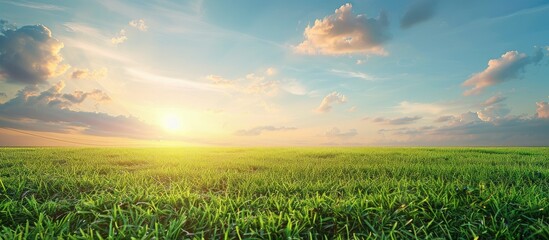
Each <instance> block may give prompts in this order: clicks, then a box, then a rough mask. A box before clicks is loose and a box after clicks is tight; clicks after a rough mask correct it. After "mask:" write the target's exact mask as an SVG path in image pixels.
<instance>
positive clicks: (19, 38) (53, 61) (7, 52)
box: [0, 21, 69, 84]
mask: <svg viewBox="0 0 549 240" xmlns="http://www.w3.org/2000/svg"><path fill="white" fill-rule="evenodd" d="M5 24H7V23H6V22H5V21H0V79H5V80H6V81H8V82H11V83H20V84H38V83H46V81H47V80H48V79H49V78H52V77H56V76H59V75H61V74H63V73H64V72H65V71H66V70H67V69H68V68H69V65H67V64H62V61H63V57H62V56H61V54H60V51H61V49H62V48H63V47H64V45H63V43H62V42H60V41H59V40H57V39H55V38H53V37H52V33H51V31H50V30H49V29H48V28H47V27H45V26H44V25H34V26H23V27H21V28H19V29H11V28H7V29H6V28H5V27H4V25H5Z"/></svg>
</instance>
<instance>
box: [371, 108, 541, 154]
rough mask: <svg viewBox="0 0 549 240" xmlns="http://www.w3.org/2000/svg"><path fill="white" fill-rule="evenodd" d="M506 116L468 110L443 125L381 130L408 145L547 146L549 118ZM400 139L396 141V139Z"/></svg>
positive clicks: (450, 118) (449, 118)
mask: <svg viewBox="0 0 549 240" xmlns="http://www.w3.org/2000/svg"><path fill="white" fill-rule="evenodd" d="M539 110H540V104H538V114H537V116H532V117H516V116H506V117H503V118H493V119H491V120H490V121H483V120H481V118H482V116H479V114H478V113H474V112H466V113H463V114H461V115H457V116H452V117H448V121H446V122H448V123H447V124H445V125H444V126H441V127H432V126H426V127H418V128H398V129H387V130H383V131H380V133H382V134H383V133H390V134H394V135H395V136H396V137H398V138H399V139H401V140H400V142H399V144H404V145H410V144H414V145H447V146H449V145H453V146H464V145H466V146H502V145H505V146H517V145H518V146H547V145H548V144H549V135H547V132H549V118H541V117H539ZM394 142H396V141H394Z"/></svg>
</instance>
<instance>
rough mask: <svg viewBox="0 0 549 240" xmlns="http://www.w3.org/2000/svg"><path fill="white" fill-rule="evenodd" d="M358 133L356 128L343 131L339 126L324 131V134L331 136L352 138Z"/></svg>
mask: <svg viewBox="0 0 549 240" xmlns="http://www.w3.org/2000/svg"><path fill="white" fill-rule="evenodd" d="M356 135H358V131H357V130H356V129H349V130H348V131H341V130H339V128H337V127H334V128H332V129H330V130H328V131H326V132H325V133H324V136H326V137H330V138H351V137H354V136H356Z"/></svg>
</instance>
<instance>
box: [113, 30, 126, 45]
mask: <svg viewBox="0 0 549 240" xmlns="http://www.w3.org/2000/svg"><path fill="white" fill-rule="evenodd" d="M126 40H128V37H126V30H124V29H122V30H120V32H118V35H116V36H114V37H113V38H111V43H112V44H114V45H118V44H121V43H124V42H125V41H126Z"/></svg>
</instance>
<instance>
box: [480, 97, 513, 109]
mask: <svg viewBox="0 0 549 240" xmlns="http://www.w3.org/2000/svg"><path fill="white" fill-rule="evenodd" d="M506 99H507V98H506V97H504V96H501V95H495V96H492V97H490V98H488V99H486V101H484V102H483V103H482V104H481V105H482V106H483V107H488V106H491V105H494V104H496V103H500V102H503V101H505V100H506Z"/></svg>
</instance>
